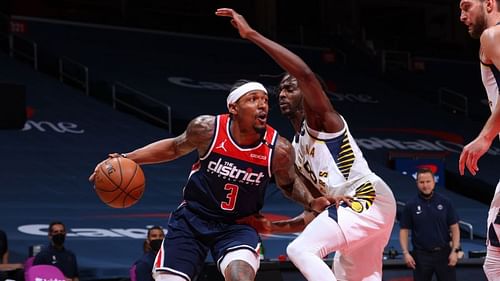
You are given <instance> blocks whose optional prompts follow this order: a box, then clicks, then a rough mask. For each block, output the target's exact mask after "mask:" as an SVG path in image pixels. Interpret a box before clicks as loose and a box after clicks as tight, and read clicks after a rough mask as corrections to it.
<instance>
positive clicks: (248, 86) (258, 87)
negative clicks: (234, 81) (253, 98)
mask: <svg viewBox="0 0 500 281" xmlns="http://www.w3.org/2000/svg"><path fill="white" fill-rule="evenodd" d="M251 91H263V92H264V93H266V95H267V90H266V88H265V87H264V85H262V84H260V83H259V82H248V83H245V84H243V85H241V86H239V87H238V88H236V89H234V90H233V91H232V92H231V93H229V96H227V108H228V109H229V104H230V103H235V102H236V101H238V100H239V99H240V98H241V97H242V96H244V95H245V94H246V93H248V92H251Z"/></svg>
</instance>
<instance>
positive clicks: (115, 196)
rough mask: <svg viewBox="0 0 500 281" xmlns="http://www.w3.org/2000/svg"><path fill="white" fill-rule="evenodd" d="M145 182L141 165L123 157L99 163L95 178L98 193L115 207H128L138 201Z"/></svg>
mask: <svg viewBox="0 0 500 281" xmlns="http://www.w3.org/2000/svg"><path fill="white" fill-rule="evenodd" d="M145 184H146V182H145V179H144V173H143V172H142V169H141V167H140V166H139V165H137V163H135V162H134V161H132V160H130V159H127V158H123V157H117V158H110V159H107V160H105V161H104V162H103V163H102V164H101V165H99V168H98V169H97V171H96V175H95V179H94V189H95V191H96V193H97V195H98V196H99V198H100V199H101V200H102V202H104V203H106V204H107V205H109V206H111V207H113V208H127V207H130V206H132V205H134V204H135V203H137V201H139V199H141V197H142V194H143V193H144V187H145Z"/></svg>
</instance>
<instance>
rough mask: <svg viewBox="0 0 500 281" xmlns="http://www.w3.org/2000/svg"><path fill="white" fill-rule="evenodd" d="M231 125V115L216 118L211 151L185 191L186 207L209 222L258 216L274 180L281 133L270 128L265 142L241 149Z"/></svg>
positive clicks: (192, 172) (203, 157)
mask: <svg viewBox="0 0 500 281" xmlns="http://www.w3.org/2000/svg"><path fill="white" fill-rule="evenodd" d="M231 122H232V120H231V118H230V117H229V115H228V114H226V115H218V116H216V118H215V126H214V127H215V131H214V135H213V137H212V141H211V144H210V147H209V149H208V151H207V152H206V153H205V155H203V156H200V158H199V160H198V161H197V162H196V163H195V164H194V165H193V167H192V170H191V174H190V176H189V179H188V182H187V184H186V186H185V187H184V200H185V202H186V203H185V204H187V207H188V208H189V209H190V210H191V211H193V212H194V213H196V214H198V215H200V216H202V217H204V218H205V219H214V220H222V221H234V220H236V219H238V218H241V217H244V216H248V215H250V214H253V213H256V212H258V211H259V210H260V209H261V208H262V206H263V204H264V195H265V191H266V187H267V184H268V182H269V179H270V178H271V159H272V156H273V148H274V145H275V143H276V140H277V139H278V132H277V131H276V130H274V129H273V128H271V127H270V126H267V128H266V131H265V133H264V136H263V140H262V141H261V142H259V143H258V144H256V145H254V146H251V147H241V146H239V145H238V144H237V143H236V142H235V141H234V139H233V137H232V136H231V132H230V130H229V128H230V124H231Z"/></svg>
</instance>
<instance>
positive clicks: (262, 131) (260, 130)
mask: <svg viewBox="0 0 500 281" xmlns="http://www.w3.org/2000/svg"><path fill="white" fill-rule="evenodd" d="M253 129H254V130H255V132H256V133H258V134H259V135H261V136H264V134H265V133H266V126H262V127H261V126H257V125H255V126H253Z"/></svg>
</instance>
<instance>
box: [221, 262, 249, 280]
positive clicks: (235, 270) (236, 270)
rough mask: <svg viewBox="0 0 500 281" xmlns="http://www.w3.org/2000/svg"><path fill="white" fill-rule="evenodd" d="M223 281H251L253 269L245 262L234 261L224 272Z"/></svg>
mask: <svg viewBox="0 0 500 281" xmlns="http://www.w3.org/2000/svg"><path fill="white" fill-rule="evenodd" d="M223 275H224V278H225V280H234V281H253V280H254V279H255V275H256V272H255V269H254V268H253V267H252V266H251V265H250V264H249V263H248V262H246V261H242V260H234V261H232V262H230V263H229V265H228V266H227V267H226V269H225V270H224V274H223Z"/></svg>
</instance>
